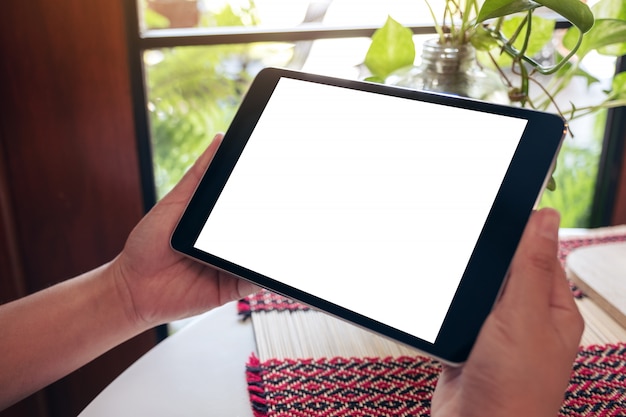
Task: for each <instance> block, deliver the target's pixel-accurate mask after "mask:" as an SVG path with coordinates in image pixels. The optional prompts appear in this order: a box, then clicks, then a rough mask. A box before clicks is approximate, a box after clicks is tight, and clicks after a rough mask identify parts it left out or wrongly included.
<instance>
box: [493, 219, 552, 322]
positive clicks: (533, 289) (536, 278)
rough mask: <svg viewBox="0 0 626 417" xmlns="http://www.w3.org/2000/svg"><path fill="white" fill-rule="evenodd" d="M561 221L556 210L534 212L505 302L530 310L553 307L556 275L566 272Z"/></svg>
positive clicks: (512, 268)
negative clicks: (560, 241)
mask: <svg viewBox="0 0 626 417" xmlns="http://www.w3.org/2000/svg"><path fill="white" fill-rule="evenodd" d="M559 222H560V215H559V213H558V212H557V211H556V210H553V209H542V210H540V211H538V212H535V213H533V215H532V216H531V218H530V220H529V222H528V224H527V226H526V229H525V231H524V234H523V236H522V239H521V240H520V244H519V247H518V249H517V252H516V253H515V257H514V258H513V262H512V264H511V270H510V276H509V282H508V283H507V287H506V291H505V292H504V294H503V297H502V302H506V303H513V304H521V305H520V307H522V308H523V309H525V310H530V311H534V310H535V309H538V308H543V309H547V308H549V306H550V304H551V301H552V300H551V298H552V289H553V284H554V280H555V276H557V275H559V274H561V273H562V270H561V269H560V264H559V263H558V261H557V257H556V256H557V251H558V231H559Z"/></svg>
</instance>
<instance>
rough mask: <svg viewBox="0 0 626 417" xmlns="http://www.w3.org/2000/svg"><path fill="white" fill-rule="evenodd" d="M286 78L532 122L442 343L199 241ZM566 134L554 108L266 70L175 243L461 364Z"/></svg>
mask: <svg viewBox="0 0 626 417" xmlns="http://www.w3.org/2000/svg"><path fill="white" fill-rule="evenodd" d="M282 77H286V78H293V79H297V80H302V81H308V82H314V83H321V84H326V85H331V86H336V87H339V88H348V89H356V90H361V91H367V92H370V93H374V94H384V95H390V96H395V97H403V98H407V99H412V100H420V101H424V102H430V103H434V104H440V105H445V106H454V107H461V108H467V109H471V110H477V111H482V112H488V113H492V114H500V115H504V116H509V117H514V118H522V119H525V120H527V121H528V123H527V125H526V129H525V131H524V134H523V136H522V138H521V139H520V141H519V145H518V147H517V150H516V152H515V155H514V157H513V159H512V161H511V163H510V165H509V169H508V170H507V173H506V175H505V177H504V179H503V181H502V185H501V187H500V189H499V191H498V194H497V196H496V199H495V201H494V203H493V205H492V207H491V211H490V213H489V215H488V217H487V220H486V222H485V225H484V227H483V229H482V232H481V234H480V236H479V238H478V242H477V244H476V246H475V248H474V251H473V253H472V255H471V258H470V261H469V262H468V265H467V267H466V270H465V273H464V274H463V278H462V279H461V281H460V283H459V286H458V288H457V291H456V293H455V295H454V298H453V301H452V304H451V305H450V308H449V310H448V313H447V315H446V318H445V320H444V322H443V324H442V327H441V330H440V332H439V335H438V337H437V339H436V341H435V343H429V342H427V341H424V340H422V339H419V338H418V337H416V336H413V335H409V334H407V333H404V332H402V331H399V330H397V329H395V328H393V327H390V326H388V325H386V324H383V323H379V322H377V321H375V320H372V319H370V318H368V317H365V316H363V315H361V314H358V313H357V312H353V311H350V310H347V309H345V308H342V307H340V306H338V305H335V304H332V303H330V302H328V301H326V300H323V299H321V298H318V297H316V296H315V295H314V294H308V293H305V292H303V291H301V290H299V289H297V288H293V287H291V286H288V285H285V284H283V283H281V282H278V281H276V280H273V279H272V278H271V277H266V276H263V275H261V274H258V273H256V272H254V271H251V270H249V269H246V268H244V267H243V266H239V265H235V264H233V263H231V262H228V261H227V260H224V259H221V258H219V257H216V256H214V255H211V254H208V253H205V252H203V251H201V250H199V249H197V248H195V247H194V244H195V242H196V240H197V238H198V235H199V234H200V231H201V229H202V227H203V225H204V223H205V222H206V220H207V218H208V216H209V214H210V211H211V209H212V207H213V206H214V205H215V203H216V201H217V199H218V197H219V194H220V192H221V190H222V189H223V187H224V185H225V184H226V182H227V180H228V176H229V174H230V172H231V171H232V169H233V168H234V166H235V165H236V163H237V160H238V157H239V155H240V154H241V152H242V151H243V149H244V147H245V145H246V143H247V140H248V138H249V137H250V135H251V134H252V132H253V130H254V128H255V126H256V123H257V121H258V120H259V118H260V116H261V114H262V112H263V110H264V108H265V105H266V104H267V102H268V100H269V98H270V97H271V94H272V92H273V90H274V88H275V86H276V85H277V83H278V81H279V80H280V79H281V78H282ZM564 136H565V123H564V121H563V119H562V118H560V117H558V116H556V115H553V114H550V113H543V112H537V111H532V110H528V109H522V108H516V107H508V106H501V105H495V104H490V103H486V102H480V101H475V100H470V99H464V98H459V97H453V96H449V95H441V94H434V93H428V92H421V91H415V90H410V89H405V88H398V87H391V86H387V85H382V84H374V83H367V82H361V81H353V80H345V79H337V78H332V77H326V76H321V75H316V74H307V73H302V72H297V71H291V70H284V69H277V68H267V69H264V70H263V71H261V72H260V73H259V75H258V76H257V77H256V78H255V80H254V81H253V83H252V85H251V87H250V88H249V90H248V93H247V94H246V96H245V97H244V100H243V101H242V104H241V105H240V108H239V110H238V112H237V114H236V115H235V117H234V119H233V121H232V123H231V125H230V127H229V129H228V130H227V132H226V134H225V136H224V140H223V142H222V144H221V146H220V148H219V149H218V152H217V154H216V155H215V157H214V159H213V161H212V162H211V165H210V166H209V167H208V169H207V171H206V173H205V175H204V176H203V178H202V180H201V182H200V184H199V185H198V187H197V190H196V192H195V193H194V195H193V197H192V198H191V200H190V201H189V204H188V206H187V208H186V210H185V212H184V214H183V216H182V217H181V219H180V221H179V223H178V225H177V226H176V229H175V230H174V232H173V234H172V239H171V246H172V248H173V249H174V250H176V251H178V252H180V253H182V254H184V255H186V256H189V257H191V258H194V259H196V260H198V261H200V262H203V263H206V264H209V265H213V266H215V267H217V268H219V269H221V270H224V271H227V272H230V273H232V274H234V275H237V276H239V277H241V278H244V279H246V280H249V281H252V282H254V283H255V284H257V285H260V286H262V287H266V288H268V289H270V290H272V291H274V292H277V293H280V294H282V295H284V296H286V297H290V298H293V299H295V300H298V301H300V302H302V303H305V304H307V305H310V306H312V307H314V308H317V309H320V310H323V311H326V312H328V313H330V314H332V315H334V316H336V317H339V318H341V319H344V320H348V321H350V322H353V323H355V324H357V325H359V326H361V327H363V328H366V329H369V330H372V331H374V332H376V333H379V334H381V335H383V336H387V337H390V338H392V339H395V340H397V341H399V342H402V343H404V344H407V345H409V346H412V347H414V348H416V349H418V350H420V351H422V352H424V353H427V354H429V355H431V356H434V357H436V358H438V359H440V360H442V361H444V362H446V363H449V364H459V363H462V362H464V361H465V360H466V359H467V356H468V355H469V352H470V350H471V348H472V346H473V344H474V341H475V339H476V337H477V335H478V332H479V330H480V328H481V326H482V324H483V322H484V320H485V319H486V317H487V315H488V314H489V312H490V311H491V309H492V307H493V304H494V302H495V301H496V299H497V297H498V295H499V292H500V289H501V287H502V284H503V282H504V280H505V277H506V275H507V272H508V268H509V264H510V261H511V259H512V257H513V254H514V253H515V250H516V248H517V244H518V242H519V239H520V238H521V235H522V232H523V230H524V227H525V225H526V223H527V221H528V218H529V216H530V214H531V212H532V210H533V208H534V207H535V204H536V202H537V201H538V199H539V197H540V195H541V192H542V190H543V189H544V187H545V184H546V182H547V179H548V178H549V174H550V172H551V167H552V166H553V164H554V160H555V158H556V155H557V153H558V150H559V147H560V144H561V142H562V139H563V137H564ZM470 140H471V139H470Z"/></svg>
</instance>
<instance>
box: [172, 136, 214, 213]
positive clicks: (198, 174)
mask: <svg viewBox="0 0 626 417" xmlns="http://www.w3.org/2000/svg"><path fill="white" fill-rule="evenodd" d="M223 138H224V135H222V134H221V133H220V134H217V135H215V137H214V138H213V140H212V141H211V143H210V144H209V146H208V147H207V148H206V149H205V151H204V152H202V154H201V155H200V156H199V157H198V159H196V161H195V162H194V164H193V165H192V166H191V168H189V170H188V171H187V172H186V173H185V175H183V177H182V178H181V180H180V181H179V182H178V184H176V185H175V186H174V188H172V190H171V191H170V192H169V193H167V195H166V196H165V197H163V199H162V202H163V204H169V203H175V202H180V201H185V202H186V201H187V200H188V199H189V198H190V197H191V195H192V194H193V192H194V190H195V189H196V186H197V185H198V183H199V182H200V179H201V178H202V175H204V172H205V171H206V169H207V167H208V166H209V164H210V163H211V161H212V160H213V157H214V156H215V154H216V153H217V150H218V148H219V147H220V145H221V144H222V139H223Z"/></svg>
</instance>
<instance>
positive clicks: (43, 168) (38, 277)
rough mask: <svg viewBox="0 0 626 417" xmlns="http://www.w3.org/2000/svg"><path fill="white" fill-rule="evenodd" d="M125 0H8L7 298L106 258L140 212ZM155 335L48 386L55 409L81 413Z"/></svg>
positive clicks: (0, 80) (1, 107) (1, 87)
mask: <svg viewBox="0 0 626 417" xmlns="http://www.w3.org/2000/svg"><path fill="white" fill-rule="evenodd" d="M122 1H123V0H90V1H84V0H55V1H46V0H30V1H23V0H4V1H3V2H2V6H1V7H2V11H1V14H2V17H3V19H2V20H3V24H2V25H0V53H1V54H2V59H0V139H1V140H2V144H1V145H2V148H3V150H4V153H5V156H6V158H4V160H5V161H6V165H5V166H4V167H3V168H4V169H3V170H0V171H2V172H0V175H4V177H3V181H4V183H5V184H6V185H7V187H6V190H4V191H5V193H4V197H5V200H4V202H5V203H6V205H7V206H8V207H10V210H9V211H10V213H12V215H13V221H12V222H9V225H10V226H11V229H13V230H14V232H15V234H14V236H15V239H14V240H13V241H12V243H11V242H9V244H7V243H5V244H2V246H0V251H2V254H1V255H0V259H1V260H3V261H4V259H6V258H7V257H9V258H12V259H14V260H17V263H16V265H17V266H16V267H15V268H12V271H13V272H8V273H7V275H4V274H3V275H2V276H1V277H0V280H2V284H1V285H0V288H1V289H2V290H4V289H5V288H9V287H13V288H14V290H13V291H12V292H13V294H12V295H10V296H6V297H5V296H4V295H3V297H2V298H3V301H6V299H4V298H10V297H11V296H18V295H20V290H19V288H18V287H19V286H22V288H23V290H24V291H26V292H34V291H37V290H39V289H41V288H44V287H47V286H49V285H51V284H54V283H56V282H58V281H60V280H63V279H66V278H69V277H72V276H75V275H77V274H80V273H81V272H83V271H86V270H88V269H91V268H93V267H95V266H97V265H99V264H101V263H103V262H106V261H108V260H110V259H111V258H112V257H114V256H115V255H116V254H117V253H118V252H119V251H120V250H121V248H122V247H123V244H124V241H125V238H126V236H127V234H128V232H129V231H130V230H131V228H132V227H133V226H134V225H135V224H136V222H137V221H138V220H139V218H140V217H141V215H142V212H143V203H142V201H141V189H140V179H139V168H138V166H137V153H136V144H135V138H134V125H133V120H132V107H131V96H130V86H129V85H130V84H129V79H128V61H127V60H128V56H127V54H128V51H127V48H126V39H125V28H124V18H123V12H122ZM0 191H2V190H0ZM3 214H4V213H3ZM5 226H6V223H5ZM3 231H4V230H3ZM11 244H13V246H11ZM16 270H19V271H22V272H21V273H20V274H21V275H23V279H19V277H18V276H17V275H16V273H15V271H16ZM1 272H5V271H4V268H3V270H2V271H1ZM18 275H19V274H18ZM85 314H89V312H85ZM76 319H77V320H80V317H77V318H76ZM59 336H60V337H62V335H59ZM153 336H154V335H153V334H152V333H147V334H145V335H143V336H141V337H139V338H137V339H135V340H133V341H131V342H130V343H127V344H125V345H123V346H122V347H120V348H118V349H115V350H114V351H112V352H110V353H108V354H106V355H105V356H104V357H102V358H100V359H98V360H97V361H95V362H94V363H92V364H90V365H89V366H86V367H85V368H83V369H81V370H80V371H78V372H76V373H75V374H73V375H71V376H69V377H67V378H65V379H64V380H62V381H60V382H58V383H56V384H54V385H53V386H51V387H49V388H48V389H47V390H45V397H46V398H47V406H46V407H45V408H47V411H48V414H49V415H51V416H57V415H58V416H68V415H76V414H77V413H78V412H79V411H80V410H81V409H82V408H83V407H84V406H85V405H86V404H87V403H88V402H89V401H90V400H91V399H92V398H93V397H94V396H95V395H96V394H97V393H98V392H99V391H100V390H101V389H102V388H104V386H106V384H108V383H109V382H110V381H111V380H112V379H113V378H114V377H115V376H117V375H118V374H119V373H120V372H121V371H122V370H123V369H125V368H126V367H127V366H128V365H129V364H130V363H132V362H133V361H134V360H135V359H136V358H137V357H139V355H141V354H142V353H143V352H145V351H146V350H147V349H148V348H149V347H151V346H152V345H153V344H154V337H153ZM28 401H36V399H28V400H25V403H27V402H28ZM33 404H34V403H33ZM17 409H21V410H26V409H28V410H31V411H30V412H28V415H34V414H32V410H35V409H38V407H37V406H33V405H31V406H28V407H27V406H25V405H24V404H20V405H18V406H16V407H14V408H13V410H17ZM15 412H16V411H11V409H9V410H7V411H6V412H5V413H0V414H2V415H5V414H6V415H9V414H10V413H13V414H11V415H17V414H15ZM42 413H43V411H41V412H40V413H39V414H38V415H44V414H42Z"/></svg>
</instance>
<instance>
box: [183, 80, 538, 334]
mask: <svg viewBox="0 0 626 417" xmlns="http://www.w3.org/2000/svg"><path fill="white" fill-rule="evenodd" d="M525 126H526V121H525V120H521V119H515V118H509V117H503V116H499V115H493V114H487V113H481V112H476V111H470V110H464V109H458V108H453V107H446V106H441V105H435V104H430V103H424V102H419V101H414V100H408V99H402V98H396V97H390V96H384V95H378V94H371V93H366V92H362V91H355V90H350V89H344V88H337V87H331V86H326V85H320V84H314V83H308V82H304V81H299V80H292V79H281V80H280V81H279V83H278V85H277V87H276V89H275V91H274V93H273V95H272V98H271V99H270V101H269V103H268V104H267V107H266V109H265V110H264V112H263V114H262V116H261V118H260V120H259V122H258V124H257V126H256V128H255V130H254V132H253V134H252V135H251V137H250V139H249V141H248V144H247V145H246V148H245V149H244V151H243V154H242V155H241V157H240V159H239V161H238V163H237V165H236V167H235V169H234V170H233V172H232V174H231V177H230V178H229V180H228V183H227V184H226V186H225V188H224V191H223V192H222V194H221V196H220V198H219V200H218V202H217V204H216V205H215V207H214V209H213V211H212V213H211V215H210V216H209V219H208V221H207V222H206V224H205V225H204V227H203V229H202V231H201V233H200V236H199V237H198V240H197V241H196V243H195V247H196V248H198V249H200V250H202V251H205V252H207V253H211V254H214V255H216V256H219V257H221V258H223V259H226V260H228V261H231V262H234V263H236V264H239V265H241V266H243V267H245V268H248V269H251V270H254V271H256V272H258V273H261V274H263V275H266V276H268V277H270V278H273V279H275V280H278V281H281V282H284V283H285V284H288V285H291V286H293V287H296V288H299V289H301V290H303V291H305V292H308V293H310V294H314V295H316V296H318V297H320V298H323V299H326V300H328V301H330V302H332V303H335V304H337V305H340V306H342V307H345V308H347V309H350V310H352V311H355V312H358V313H360V314H362V315H365V316H368V317H370V318H372V319H374V320H377V321H380V322H382V323H385V324H387V325H390V326H392V327H395V328H397V329H399V330H402V331H404V332H407V333H409V334H412V335H415V336H417V337H419V338H421V339H424V340H426V341H429V342H431V343H434V341H435V339H436V337H437V334H438V332H439V329H440V327H441V325H442V323H443V320H444V318H445V315H446V313H447V311H448V308H449V306H450V303H451V301H452V298H453V296H454V293H455V291H456V289H457V287H458V284H459V281H460V279H461V278H462V275H463V272H464V270H465V267H466V265H467V263H468V261H469V258H470V255H471V254H472V251H473V249H474V246H475V244H476V241H477V239H478V236H479V234H480V231H481V229H482V227H483V224H484V222H485V220H486V218H487V215H488V213H489V210H490V208H491V205H492V203H493V201H494V199H495V196H496V194H497V192H498V189H499V187H500V184H501V181H502V178H503V177H504V175H505V172H506V170H507V168H508V166H509V163H510V161H511V158H512V157H513V154H514V152H515V149H516V147H517V145H518V142H519V140H520V138H521V136H522V133H523V130H524V128H525Z"/></svg>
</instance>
